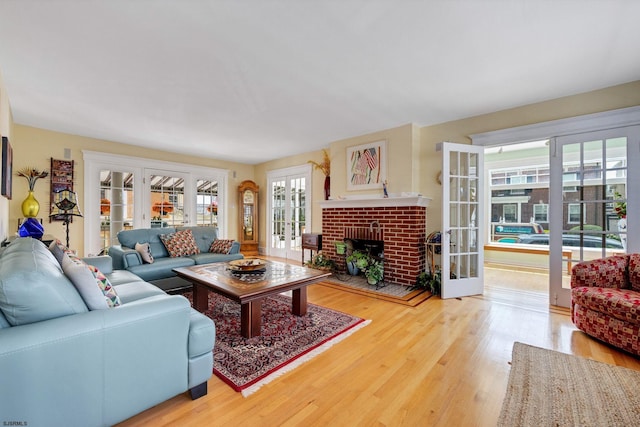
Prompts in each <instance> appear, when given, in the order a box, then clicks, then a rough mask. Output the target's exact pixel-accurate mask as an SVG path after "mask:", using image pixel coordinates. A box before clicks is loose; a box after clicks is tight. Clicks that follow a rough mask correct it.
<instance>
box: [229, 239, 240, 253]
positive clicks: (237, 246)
mask: <svg viewBox="0 0 640 427" xmlns="http://www.w3.org/2000/svg"><path fill="white" fill-rule="evenodd" d="M239 253H240V242H238V241H235V242H233V245H231V249H229V254H239Z"/></svg>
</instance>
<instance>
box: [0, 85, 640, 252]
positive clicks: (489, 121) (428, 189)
mask: <svg viewBox="0 0 640 427" xmlns="http://www.w3.org/2000/svg"><path fill="white" fill-rule="evenodd" d="M1 83H2V81H1V76H0V90H1V92H0V96H1V98H0V126H2V127H1V128H0V131H2V133H3V134H5V132H7V133H9V135H11V142H12V145H13V148H14V171H15V170H17V169H20V168H22V167H25V166H34V167H36V168H41V169H45V170H48V169H49V159H50V158H51V157H54V158H57V159H63V158H64V149H65V148H69V149H70V150H71V158H72V159H73V160H75V161H76V165H75V172H76V177H77V178H76V184H75V189H76V191H78V192H79V194H82V192H83V190H84V182H83V179H82V171H83V168H84V165H83V162H82V153H81V150H83V149H87V150H93V151H101V152H105V153H113V154H123V155H129V156H136V157H144V158H149V159H157V160H166V161H173V162H180V163H188V164H194V165H199V166H208V167H216V168H222V169H229V170H230V171H235V172H236V175H235V178H233V174H231V175H230V180H229V189H228V191H229V202H230V205H231V206H229V207H230V209H231V212H230V214H229V235H230V237H231V238H237V215H238V213H237V194H236V193H237V192H236V191H235V190H236V188H237V185H238V184H240V182H242V181H243V180H245V179H251V180H253V181H255V182H256V183H257V184H258V185H259V186H260V223H259V225H260V242H261V246H262V245H263V242H265V241H266V233H265V230H266V214H265V206H266V202H265V199H266V194H267V188H266V173H267V172H268V171H272V170H276V169H282V168H287V167H291V166H299V165H303V164H306V163H307V161H308V160H314V161H316V162H321V161H322V151H312V152H308V153H305V154H299V155H295V156H290V157H285V158H282V159H279V160H274V161H270V162H265V163H262V164H259V165H256V166H252V165H243V164H239V163H232V162H225V161H220V160H215V159H204V158H201V157H193V156H186V155H180V154H176V153H168V152H163V151H158V150H149V149H146V148H139V147H135V146H131V145H127V144H122V143H116V142H111V141H103V140H98V139H93V138H87V137H81V136H76V135H68V134H63V133H59V132H53V131H48V130H43V129H37V128H32V127H27V126H21V125H13V124H12V121H11V114H10V109H9V107H8V104H9V100H8V99H7V95H6V93H5V90H4V87H3V86H2V85H1ZM635 105H640V81H636V82H632V83H628V84H624V85H619V86H614V87H611V88H606V89H602V90H597V91H593V92H588V93H584V94H579V95H574V96H569V97H564V98H559V99H554V100H550V101H546V102H540V103H537V104H531V105H526V106H522V107H517V108H513V109H509V110H504V111H500V112H495V113H489V114H485V115H481V116H476V117H471V118H467V119H462V120H456V121H452V122H447V123H442V124H438V125H433V126H425V127H419V126H417V125H415V124H406V125H403V126H399V127H396V128H392V129H385V130H380V131H377V132H373V133H369V134H366V135H360V136H356V137H353V138H347V139H343V140H339V141H327V147H328V148H329V152H330V157H331V162H332V164H331V195H332V197H338V196H342V195H347V196H349V195H361V194H370V195H381V194H382V190H368V191H360V192H351V191H347V189H346V187H347V186H346V179H347V168H346V149H347V147H350V146H354V145H360V144H364V143H368V142H374V141H378V140H386V141H387V144H388V145H387V155H388V173H387V180H388V186H389V192H390V193H401V192H418V193H421V194H422V195H424V196H427V197H431V198H432V199H433V201H432V203H431V205H430V208H429V219H428V229H429V231H433V230H438V229H439V228H440V220H441V194H440V193H441V190H442V187H441V186H440V185H439V184H438V183H437V182H436V179H435V178H436V175H437V173H438V171H440V169H441V157H440V153H437V152H436V151H435V146H436V144H437V143H438V142H441V141H452V142H460V143H470V139H469V135H471V134H475V133H482V132H488V131H492V130H499V129H504V128H509V127H515V126H522V125H528V124H533V123H539V122H544V121H549V120H556V119H561V118H567V117H573V116H578V115H583V114H589V113H596V112H601V111H607V110H613V109H618V108H624V107H630V106H635ZM301 143H303V142H301ZM312 181H313V182H312V191H313V195H314V200H313V201H312V202H311V203H312V223H313V228H312V231H313V232H320V231H321V227H322V224H321V222H322V221H321V218H322V211H321V209H320V206H319V203H320V201H322V199H323V194H324V193H323V185H324V175H323V174H322V173H321V172H320V171H317V170H314V172H313V175H312ZM26 192H27V183H26V180H24V179H23V178H19V177H16V176H15V175H14V186H13V195H14V197H13V200H12V201H11V203H10V204H9V207H8V208H7V206H6V205H7V203H6V199H4V198H1V199H2V200H0V232H2V230H5V235H6V233H7V231H6V230H9V231H8V233H9V234H13V233H15V229H16V227H17V218H19V217H20V216H21V211H20V204H21V203H22V199H23V198H24V196H26ZM36 198H38V199H39V200H40V201H41V202H42V201H45V203H44V206H43V210H48V200H49V179H48V178H47V179H44V180H40V181H39V182H38V183H37V184H36ZM80 202H81V204H82V200H81V201H80ZM82 207H83V206H82ZM3 209H4V210H3ZM7 211H8V213H7ZM41 216H42V212H41ZM71 227H72V228H71V241H72V243H71V245H72V246H73V247H74V248H77V249H78V250H80V251H81V253H82V246H83V236H82V221H81V220H80V221H75V222H74V223H73V224H72V226H71ZM45 230H46V231H47V232H49V233H52V234H55V235H57V236H62V235H63V233H64V231H63V228H62V225H61V224H57V223H56V224H52V225H51V226H49V225H48V223H45Z"/></svg>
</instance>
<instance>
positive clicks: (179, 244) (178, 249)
mask: <svg viewBox="0 0 640 427" xmlns="http://www.w3.org/2000/svg"><path fill="white" fill-rule="evenodd" d="M160 240H162V243H164V246H165V247H166V248H167V252H169V256H170V257H171V258H177V257H184V256H189V255H194V254H199V253H200V249H198V246H197V245H196V241H195V239H194V238H193V233H192V232H191V230H181V231H176V232H175V233H171V234H161V235H160Z"/></svg>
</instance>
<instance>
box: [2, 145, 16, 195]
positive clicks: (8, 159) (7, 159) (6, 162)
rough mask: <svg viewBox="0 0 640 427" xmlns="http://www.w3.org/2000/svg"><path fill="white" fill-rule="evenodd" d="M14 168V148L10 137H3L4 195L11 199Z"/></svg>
mask: <svg viewBox="0 0 640 427" xmlns="http://www.w3.org/2000/svg"><path fill="white" fill-rule="evenodd" d="M12 168H13V149H12V148H11V144H9V138H7V137H6V136H3V137H2V185H1V187H2V195H3V196H5V197H6V198H7V199H9V200H11V183H12V180H11V174H12V173H13V171H12Z"/></svg>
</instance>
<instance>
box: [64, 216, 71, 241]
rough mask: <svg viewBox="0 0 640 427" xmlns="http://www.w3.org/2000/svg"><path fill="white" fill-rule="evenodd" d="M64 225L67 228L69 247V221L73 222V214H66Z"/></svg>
mask: <svg viewBox="0 0 640 427" xmlns="http://www.w3.org/2000/svg"><path fill="white" fill-rule="evenodd" d="M63 222H64V226H65V227H66V228H67V248H68V247H69V223H70V222H71V215H64V221H63Z"/></svg>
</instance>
